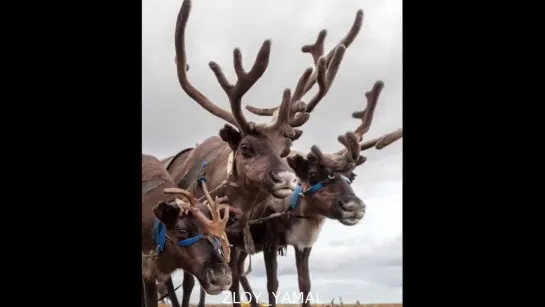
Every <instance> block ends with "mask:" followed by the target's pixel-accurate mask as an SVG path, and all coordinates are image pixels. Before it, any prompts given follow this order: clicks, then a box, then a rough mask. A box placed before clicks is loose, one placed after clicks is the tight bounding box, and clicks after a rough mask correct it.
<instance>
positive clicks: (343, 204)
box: [337, 199, 365, 211]
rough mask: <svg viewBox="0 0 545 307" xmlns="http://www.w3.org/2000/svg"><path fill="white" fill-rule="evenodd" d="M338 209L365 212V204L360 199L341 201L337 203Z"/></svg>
mask: <svg viewBox="0 0 545 307" xmlns="http://www.w3.org/2000/svg"><path fill="white" fill-rule="evenodd" d="M337 207H339V208H341V209H342V210H343V211H363V210H365V204H364V203H363V202H362V201H361V200H359V199H341V200H339V201H337Z"/></svg>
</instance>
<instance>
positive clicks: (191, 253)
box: [154, 202, 231, 294]
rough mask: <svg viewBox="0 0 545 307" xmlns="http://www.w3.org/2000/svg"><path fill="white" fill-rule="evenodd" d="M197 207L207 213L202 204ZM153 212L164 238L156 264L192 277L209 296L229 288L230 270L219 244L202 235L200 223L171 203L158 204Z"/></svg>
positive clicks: (211, 238) (204, 233)
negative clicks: (163, 247) (163, 246)
mask: <svg viewBox="0 0 545 307" xmlns="http://www.w3.org/2000/svg"><path fill="white" fill-rule="evenodd" d="M201 208H202V210H201V211H202V212H208V210H207V209H205V208H203V207H202V205H201ZM154 213H155V216H156V217H157V218H158V219H159V220H160V221H161V222H162V223H163V224H164V225H165V226H166V237H167V240H166V244H165V249H164V251H163V252H162V253H161V254H160V255H159V257H158V259H157V261H158V262H159V263H158V265H159V266H161V265H163V266H165V267H170V268H172V269H182V270H184V271H186V272H188V273H190V274H192V275H193V276H195V277H197V279H198V280H199V283H200V284H201V286H202V287H203V288H204V290H205V291H206V292H207V293H209V294H218V293H220V292H222V291H225V290H227V289H229V287H230V286H231V270H230V269H229V265H228V264H227V262H226V261H225V258H224V255H223V254H222V251H221V243H220V242H219V241H216V239H215V238H214V237H212V236H207V235H206V231H205V227H204V226H203V225H202V224H201V223H200V221H199V220H198V219H197V218H196V217H195V216H193V214H192V213H191V212H188V213H184V214H180V208H179V207H178V206H176V205H175V204H172V203H165V202H161V203H159V204H158V205H157V206H156V207H155V208H154ZM199 238H200V239H199ZM192 241H194V242H192ZM161 262H162V263H161Z"/></svg>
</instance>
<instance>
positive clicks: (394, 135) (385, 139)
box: [360, 128, 403, 151]
mask: <svg viewBox="0 0 545 307" xmlns="http://www.w3.org/2000/svg"><path fill="white" fill-rule="evenodd" d="M402 137H403V128H399V129H397V130H395V131H393V132H390V133H386V134H385V135H383V136H381V137H378V138H375V139H372V140H369V141H365V142H362V143H360V150H361V151H364V150H367V149H369V148H373V147H375V149H378V150H381V149H383V148H384V147H386V146H388V145H390V144H392V143H394V142H395V141H397V140H399V139H401V138H402Z"/></svg>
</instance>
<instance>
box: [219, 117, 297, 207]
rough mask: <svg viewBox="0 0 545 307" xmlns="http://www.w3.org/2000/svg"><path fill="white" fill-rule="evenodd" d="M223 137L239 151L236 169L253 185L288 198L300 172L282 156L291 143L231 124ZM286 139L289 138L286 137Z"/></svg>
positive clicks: (236, 154)
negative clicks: (290, 165)
mask: <svg viewBox="0 0 545 307" xmlns="http://www.w3.org/2000/svg"><path fill="white" fill-rule="evenodd" d="M220 136H221V138H222V139H223V140H224V141H225V142H227V143H229V146H230V147H231V149H232V150H233V152H234V153H235V161H234V168H235V170H234V172H235V173H236V176H237V178H240V179H242V180H243V181H244V182H245V183H246V184H247V185H249V186H256V187H259V188H261V189H263V190H266V191H268V192H270V193H271V194H272V195H273V196H274V197H276V198H285V197H287V196H289V195H291V194H292V192H293V191H294V190H295V188H296V187H297V176H296V175H295V173H294V171H293V170H292V169H291V168H290V167H289V166H288V165H287V164H286V162H284V161H283V160H282V158H281V155H282V154H285V152H286V149H288V150H289V144H286V145H284V144H280V145H276V146H275V144H273V143H272V142H271V141H270V139H269V138H267V137H266V136H265V135H262V134H259V133H257V132H256V133H253V134H245V135H242V134H241V133H240V132H238V131H237V130H235V129H234V128H233V127H231V126H229V125H225V127H224V128H223V129H222V130H221V131H220ZM283 141H284V142H289V140H287V139H285V140H283Z"/></svg>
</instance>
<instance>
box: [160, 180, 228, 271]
mask: <svg viewBox="0 0 545 307" xmlns="http://www.w3.org/2000/svg"><path fill="white" fill-rule="evenodd" d="M201 186H202V188H203V192H204V195H205V196H206V199H207V201H208V203H207V204H206V206H207V207H208V209H209V210H210V214H211V215H212V219H209V218H208V217H206V216H205V215H204V214H203V213H202V212H201V210H199V208H197V206H196V203H195V197H194V196H193V194H191V193H190V192H188V191H186V190H183V189H179V188H166V189H164V190H163V193H165V194H175V195H181V196H183V197H184V198H186V199H187V202H184V201H183V200H180V199H178V198H176V203H177V204H178V205H179V206H180V207H181V208H182V210H185V211H187V210H189V211H191V213H192V214H193V215H194V216H195V218H197V219H198V220H199V221H200V222H201V223H202V224H203V225H204V226H205V228H206V232H207V233H209V234H212V235H214V236H216V237H218V238H220V240H221V243H222V248H223V252H224V254H225V259H226V260H227V262H229V260H230V255H231V254H230V252H231V247H230V244H229V240H228V239H227V234H226V233H225V228H226V227H227V222H228V221H229V211H230V210H234V211H237V210H235V209H233V208H232V207H230V206H228V205H225V204H222V203H223V202H226V201H228V198H227V197H226V196H224V197H217V196H216V201H215V202H214V201H213V200H212V197H211V196H210V193H209V192H208V188H207V187H206V183H204V182H203V183H202V185H201ZM188 204H189V205H188ZM220 204H221V205H220ZM221 209H225V210H224V214H223V218H222V217H221V214H220V210H221Z"/></svg>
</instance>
